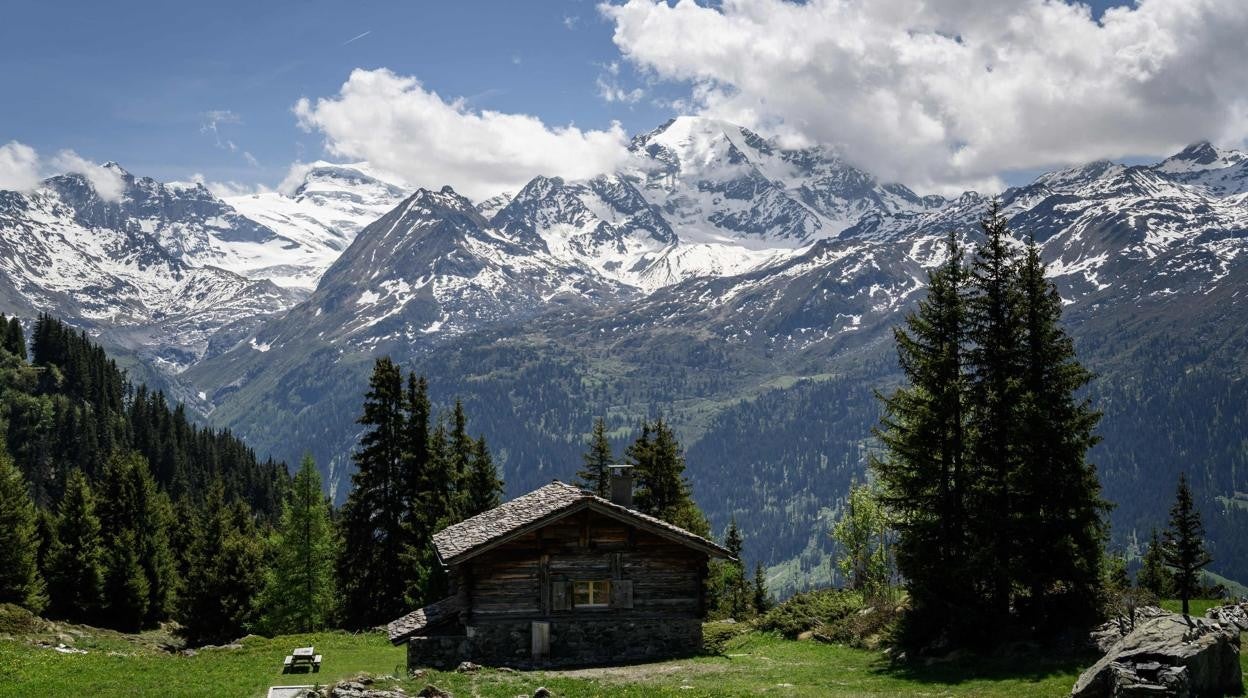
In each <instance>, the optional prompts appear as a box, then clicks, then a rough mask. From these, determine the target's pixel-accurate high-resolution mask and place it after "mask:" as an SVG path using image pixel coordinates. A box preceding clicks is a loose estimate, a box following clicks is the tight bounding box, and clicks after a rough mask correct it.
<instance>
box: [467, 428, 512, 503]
mask: <svg viewBox="0 0 1248 698" xmlns="http://www.w3.org/2000/svg"><path fill="white" fill-rule="evenodd" d="M502 500H503V481H502V480H501V479H499V477H498V468H496V467H495V466H494V459H493V457H491V456H490V449H489V447H488V446H487V445H486V443H485V437H484V436H482V437H480V438H478V439H477V440H476V441H474V442H473V445H472V458H471V461H470V464H469V466H468V492H467V507H468V508H467V510H466V511H464V518H468V517H471V516H476V515H477V514H480V513H482V512H485V511H489V510H490V509H493V508H494V507H496V506H498V505H499V504H500V503H502Z"/></svg>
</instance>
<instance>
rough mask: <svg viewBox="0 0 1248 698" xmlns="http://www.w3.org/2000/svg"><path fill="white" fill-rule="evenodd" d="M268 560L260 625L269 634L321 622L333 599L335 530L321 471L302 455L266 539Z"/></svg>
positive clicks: (299, 629) (320, 626) (312, 626)
mask: <svg viewBox="0 0 1248 698" xmlns="http://www.w3.org/2000/svg"><path fill="white" fill-rule="evenodd" d="M269 547H270V550H271V551H272V556H271V558H272V563H271V564H270V566H269V567H268V569H267V570H266V574H265V586H264V590H263V592H262V593H261V595H260V599H259V601H258V606H259V608H260V614H261V615H260V627H261V628H263V629H264V631H265V632H267V633H270V634H290V633H309V632H313V631H316V630H321V629H323V628H325V626H326V624H327V623H328V622H329V616H330V613H332V611H333V608H334V602H335V590H334V560H335V559H336V554H335V553H336V551H335V550H334V537H333V530H332V529H331V527H330V516H329V504H328V503H327V502H326V501H325V497H324V495H323V494H322V493H321V476H320V473H318V472H317V469H316V463H315V462H314V461H313V460H312V457H311V456H305V457H304V459H303V462H302V464H301V465H300V468H299V472H298V473H297V474H296V475H295V479H294V482H293V483H292V485H291V488H290V493H289V494H288V496H287V499H286V503H285V505H284V506H283V508H282V518H281V521H280V522H279V523H278V526H277V530H276V531H274V533H273V535H272V537H271V539H270V544H269Z"/></svg>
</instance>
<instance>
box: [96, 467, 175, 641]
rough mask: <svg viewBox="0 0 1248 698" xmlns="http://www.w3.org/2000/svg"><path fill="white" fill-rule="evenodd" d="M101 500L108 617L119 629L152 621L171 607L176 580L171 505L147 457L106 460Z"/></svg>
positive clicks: (154, 621) (150, 623)
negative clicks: (149, 466)
mask: <svg viewBox="0 0 1248 698" xmlns="http://www.w3.org/2000/svg"><path fill="white" fill-rule="evenodd" d="M100 499H101V504H102V507H101V512H100V522H101V531H102V536H103V541H104V548H105V557H104V559H105V568H106V569H105V578H106V586H107V587H108V591H107V593H106V595H105V601H106V611H107V614H106V620H107V622H108V623H109V624H111V627H115V628H118V629H137V628H139V627H142V626H143V625H155V624H156V623H158V622H159V621H161V620H164V619H165V618H167V617H168V615H169V612H170V611H171V610H172V598H173V592H174V589H175V587H176V585H177V576H176V575H177V566H176V562H175V560H174V555H173V551H172V550H171V549H170V547H169V527H170V525H171V520H172V516H173V514H172V510H171V505H170V504H169V503H168V500H167V498H166V497H165V496H164V495H163V494H162V493H160V492H159V491H158V490H157V488H156V483H155V481H154V480H153V479H152V476H151V472H150V471H149V470H148V465H147V460H146V459H145V458H143V456H141V455H139V454H137V453H125V454H122V453H118V454H114V455H113V457H112V458H110V459H109V462H108V464H107V466H106V468H105V471H104V477H103V478H102V480H101V487H100ZM140 594H141V596H142V598H140V597H139V595H140Z"/></svg>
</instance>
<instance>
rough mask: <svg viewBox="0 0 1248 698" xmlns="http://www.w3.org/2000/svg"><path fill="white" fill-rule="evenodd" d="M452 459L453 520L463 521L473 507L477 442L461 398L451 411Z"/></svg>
mask: <svg viewBox="0 0 1248 698" xmlns="http://www.w3.org/2000/svg"><path fill="white" fill-rule="evenodd" d="M448 445H449V448H450V452H449V453H450V459H451V472H452V473H453V478H454V479H453V480H452V482H453V483H454V486H455V493H454V496H453V497H452V501H453V502H454V506H453V508H452V510H451V518H452V519H453V521H462V520H464V519H466V518H468V517H469V516H471V515H472V514H470V513H469V511H470V510H471V508H472V503H471V501H470V499H471V496H472V495H471V488H472V484H471V479H472V473H471V470H472V455H473V451H474V450H475V449H476V444H475V443H474V442H473V440H472V437H471V436H469V435H468V415H467V414H466V413H465V412H464V405H463V403H461V402H460V401H459V400H456V401H455V407H454V409H453V410H452V411H451V433H450V442H449V444H448Z"/></svg>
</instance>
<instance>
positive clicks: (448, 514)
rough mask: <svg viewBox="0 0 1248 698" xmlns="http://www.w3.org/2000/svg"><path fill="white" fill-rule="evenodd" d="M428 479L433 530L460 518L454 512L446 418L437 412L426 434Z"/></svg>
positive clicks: (452, 480)
mask: <svg viewBox="0 0 1248 698" xmlns="http://www.w3.org/2000/svg"><path fill="white" fill-rule="evenodd" d="M429 479H430V482H431V486H430V487H429V489H428V490H427V491H426V493H425V496H426V506H427V507H428V516H429V517H430V521H431V524H432V529H433V531H434V532H437V531H440V530H442V529H444V528H446V527H447V526H450V525H451V524H453V523H455V522H457V521H459V519H458V518H456V516H455V502H454V497H455V458H454V454H453V453H452V452H451V440H450V434H449V432H448V431H447V429H446V419H445V417H444V416H442V415H439V416H438V420H437V423H436V424H435V425H434V427H433V430H432V431H431V432H430V434H429Z"/></svg>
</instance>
